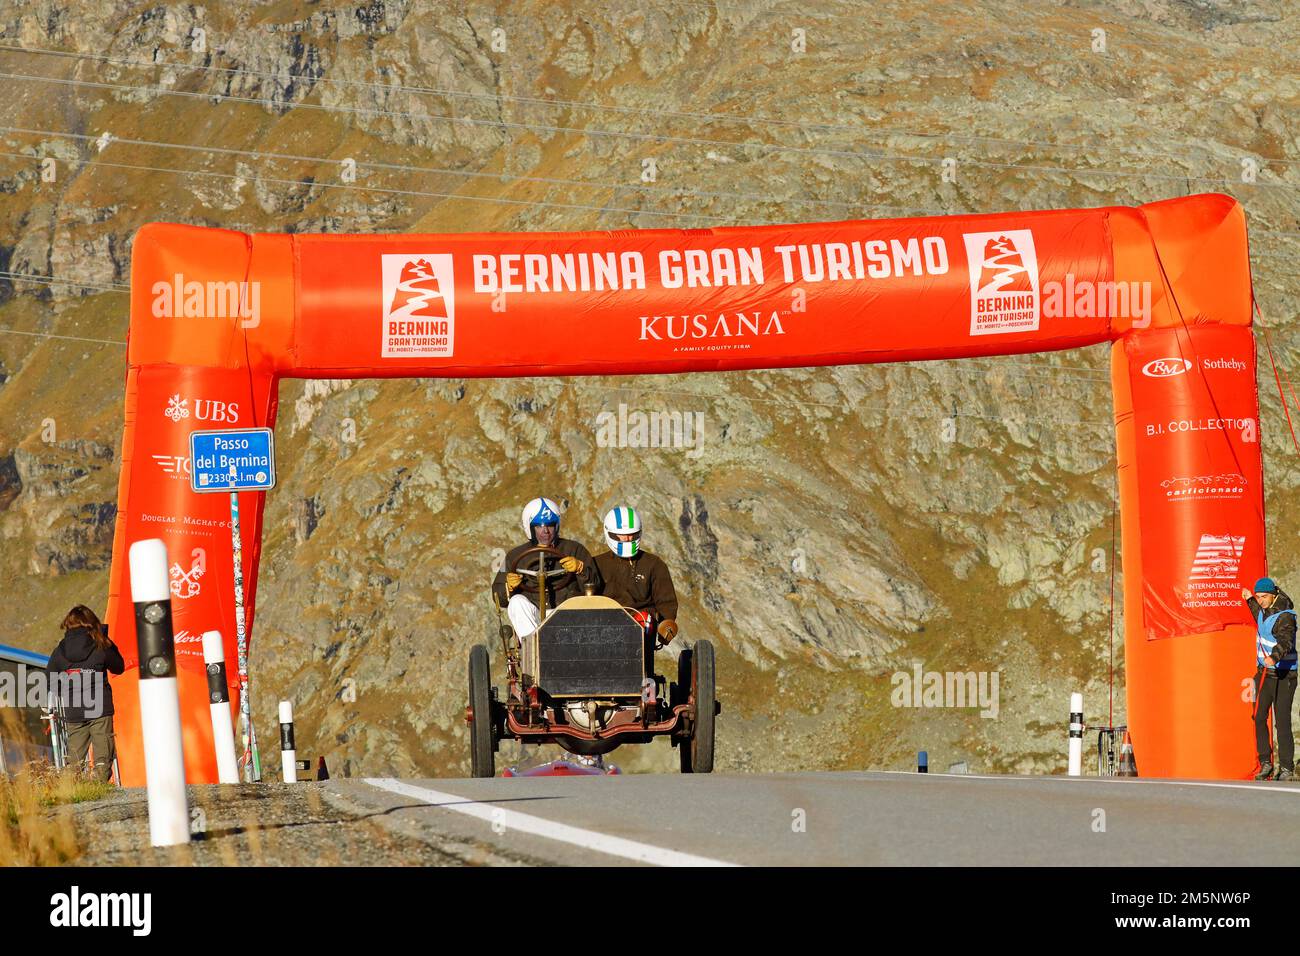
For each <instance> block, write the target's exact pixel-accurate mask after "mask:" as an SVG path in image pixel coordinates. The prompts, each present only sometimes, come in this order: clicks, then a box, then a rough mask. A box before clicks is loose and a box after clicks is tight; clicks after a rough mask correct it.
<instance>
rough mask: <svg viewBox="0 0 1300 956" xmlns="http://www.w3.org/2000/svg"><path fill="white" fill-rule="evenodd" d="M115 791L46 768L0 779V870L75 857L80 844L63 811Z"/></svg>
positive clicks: (80, 777)
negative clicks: (5, 867) (0, 868)
mask: <svg viewBox="0 0 1300 956" xmlns="http://www.w3.org/2000/svg"><path fill="white" fill-rule="evenodd" d="M114 789H115V788H114V786H113V785H112V784H111V783H100V782H99V781H98V780H93V779H90V778H88V777H86V776H84V775H81V774H78V773H75V772H74V771H71V770H64V771H56V770H54V769H53V768H52V767H50V766H48V765H44V766H41V765H38V766H34V767H28V768H26V769H24V770H23V771H21V772H20V773H19V774H17V775H16V776H14V777H3V776H0V866H55V865H58V864H61V863H67V862H69V861H70V860H72V859H74V858H75V857H76V856H77V855H78V853H79V852H80V846H79V844H78V841H77V835H76V830H75V829H74V827H73V824H72V816H71V814H70V813H68V812H67V810H66V807H67V806H68V805H69V804H73V803H82V802H84V801H87V800H99V799H102V798H103V797H106V796H107V795H108V794H110V793H112V792H113V790H114ZM60 808H63V809H60Z"/></svg>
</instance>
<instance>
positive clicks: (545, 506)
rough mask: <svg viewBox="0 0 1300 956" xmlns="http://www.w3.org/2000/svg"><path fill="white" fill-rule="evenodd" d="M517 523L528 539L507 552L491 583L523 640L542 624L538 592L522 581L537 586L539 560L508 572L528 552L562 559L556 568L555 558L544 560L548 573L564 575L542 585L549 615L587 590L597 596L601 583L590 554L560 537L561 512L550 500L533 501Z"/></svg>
mask: <svg viewBox="0 0 1300 956" xmlns="http://www.w3.org/2000/svg"><path fill="white" fill-rule="evenodd" d="M520 523H521V524H522V525H523V529H524V534H526V535H528V540H527V541H525V542H524V543H523V544H521V545H519V546H518V547H515V548H511V549H510V552H509V553H508V554H507V555H506V561H505V565H504V566H503V567H502V569H501V570H500V571H499V572H497V576H496V579H495V580H494V581H493V582H492V593H493V594H494V595H496V599H497V604H498V605H499V606H504V607H505V609H506V614H507V615H508V616H509V618H510V624H511V625H512V626H513V627H514V629H515V634H517V635H518V636H519V637H521V638H524V637H528V636H529V635H530V634H532V633H533V631H535V630H537V627H538V625H539V624H540V623H541V610H540V608H539V607H538V590H537V588H536V587H531V588H530V587H525V586H524V579H525V577H529V578H530V579H531V580H532V582H533V584H534V585H536V582H537V577H536V571H537V566H538V564H539V561H538V558H539V556H538V555H534V556H532V557H530V558H526V559H524V564H523V565H522V566H521V569H520V571H510V570H509V569H510V568H511V567H512V566H513V565H514V562H515V559H516V558H518V557H519V556H520V555H521V554H523V553H524V552H525V551H527V550H528V549H529V548H533V547H536V546H537V545H543V546H545V547H551V548H555V549H556V550H557V551H559V552H560V553H561V555H562V557H561V558H560V559H559V562H558V565H559V566H558V568H557V567H556V561H555V559H554V558H550V559H548V560H547V570H548V572H549V571H551V570H562V571H564V572H566V573H565V574H563V575H561V576H558V577H554V578H548V580H547V581H546V583H545V585H544V587H545V588H546V610H547V614H548V615H549V614H550V612H551V611H553V610H554V609H555V608H556V606H557V605H559V604H560V603H561V602H563V601H566V600H568V599H569V598H571V597H576V596H577V595H579V594H582V593H583V591H584V590H585V589H586V588H588V587H590V588H591V589H592V590H593V591H597V592H598V591H599V590H600V586H601V581H600V572H599V571H597V570H596V562H594V561H593V560H591V554H590V552H588V551H587V549H586V548H584V547H583V546H582V545H581V544H579V543H578V542H577V541H571V540H569V539H568V538H561V537H560V508H559V505H557V504H556V503H555V502H554V501H551V500H550V499H549V498H534V499H533V500H532V501H530V502H528V504H526V505H525V506H524V511H523V515H522V516H521V518H520ZM521 572H522V573H521ZM528 572H532V574H529V573H528Z"/></svg>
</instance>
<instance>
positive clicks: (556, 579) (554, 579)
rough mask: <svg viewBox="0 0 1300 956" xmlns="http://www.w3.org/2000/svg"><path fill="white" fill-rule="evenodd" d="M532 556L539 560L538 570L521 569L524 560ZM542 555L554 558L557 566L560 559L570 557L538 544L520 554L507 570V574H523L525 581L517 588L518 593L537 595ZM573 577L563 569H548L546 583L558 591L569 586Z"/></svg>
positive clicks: (572, 574)
mask: <svg viewBox="0 0 1300 956" xmlns="http://www.w3.org/2000/svg"><path fill="white" fill-rule="evenodd" d="M532 555H537V556H538V557H537V560H536V561H535V562H534V563H535V564H536V569H535V570H531V571H530V570H528V569H527V568H521V567H520V565H521V564H523V562H524V558H527V557H530V556H532ZM542 555H550V556H552V557H554V558H555V560H556V564H557V565H558V563H559V560H560V558H565V557H568V555H566V554H565V553H564V552H563V551H561V550H560V549H559V548H552V547H550V546H549V545H545V544H536V545H533V546H532V547H531V548H526V549H525V550H523V551H521V552H519V554H518V555H516V557H515V559H514V560H513V561H511V562H510V567H508V568H506V573H508V574H522V575H523V576H524V579H523V580H522V581H520V582H519V587H517V588H515V590H516V591H527V592H528V593H529V594H536V593H537V590H538V584H537V579H538V575H539V573H540V571H541V566H542V559H541V556H542ZM572 577H574V573H573V572H572V571H566V570H564V568H561V567H553V568H548V569H547V571H546V583H547V584H550V585H552V586H553V587H555V588H556V589H557V590H559V589H560V588H561V587H563V586H565V585H567V584H568V583H569V581H568V579H569V578H572Z"/></svg>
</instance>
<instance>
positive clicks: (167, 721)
mask: <svg viewBox="0 0 1300 956" xmlns="http://www.w3.org/2000/svg"><path fill="white" fill-rule="evenodd" d="M128 560H129V563H130V566H131V601H132V603H133V604H134V605H135V639H136V647H137V649H138V651H139V655H140V725H141V730H142V732H143V736H144V769H145V782H146V787H147V790H148V800H149V842H150V843H152V844H153V845H154V846H175V845H176V844H179V843H188V842H189V841H190V809H189V801H188V799H187V798H186V795H185V751H184V749H183V745H182V742H181V741H182V738H181V700H180V692H179V690H178V688H177V685H176V643H175V637H174V635H173V633H172V601H171V591H170V589H169V587H168V583H167V547H166V545H164V544H163V542H162V540H161V539H160V538H148V539H146V540H144V541H137V542H135V543H134V544H132V545H131V548H130V551H129V557H128Z"/></svg>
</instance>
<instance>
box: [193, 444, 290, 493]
mask: <svg viewBox="0 0 1300 956" xmlns="http://www.w3.org/2000/svg"><path fill="white" fill-rule="evenodd" d="M190 464H191V467H190V487H191V488H193V489H194V490H195V491H226V492H230V491H267V490H269V489H271V488H273V487H275V439H274V436H273V435H272V433H271V429H269V428H230V429H224V430H217V431H201V432H190Z"/></svg>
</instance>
